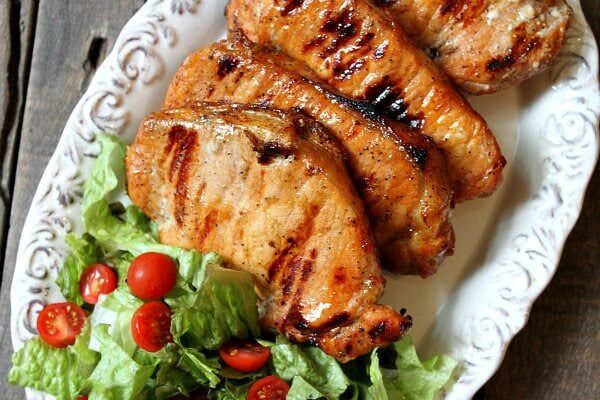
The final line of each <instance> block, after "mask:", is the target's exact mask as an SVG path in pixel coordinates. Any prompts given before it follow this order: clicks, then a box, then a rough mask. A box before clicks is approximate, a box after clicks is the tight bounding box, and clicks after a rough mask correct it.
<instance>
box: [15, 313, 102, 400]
mask: <svg viewBox="0 0 600 400" xmlns="http://www.w3.org/2000/svg"><path fill="white" fill-rule="evenodd" d="M89 341H90V324H89V323H86V324H85V325H84V328H83V330H82V332H81V333H80V334H79V336H78V337H77V340H76V342H75V344H74V345H73V346H69V347H68V348H66V349H58V348H55V347H51V346H49V345H47V344H46V343H44V342H43V341H42V340H41V339H40V338H35V339H31V340H29V341H27V342H26V343H25V346H24V347H23V348H22V349H21V350H19V351H18V352H16V353H15V354H13V356H12V364H13V365H12V368H11V370H10V373H9V375H8V381H9V383H11V384H13V385H20V386H25V387H30V388H34V389H37V390H41V391H43V392H46V393H50V394H52V395H54V396H56V398H57V399H58V400H74V399H75V398H76V397H77V395H78V394H79V393H81V391H82V389H83V388H84V383H85V381H86V379H87V378H88V377H89V376H90V374H91V373H92V371H93V370H94V367H95V366H96V364H97V363H98V358H99V356H98V354H97V353H95V352H93V351H91V350H89V349H88V344H89Z"/></svg>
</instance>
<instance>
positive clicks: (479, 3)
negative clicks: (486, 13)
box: [440, 0, 486, 26]
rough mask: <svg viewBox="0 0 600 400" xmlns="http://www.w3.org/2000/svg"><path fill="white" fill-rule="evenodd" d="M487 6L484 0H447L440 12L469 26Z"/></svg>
mask: <svg viewBox="0 0 600 400" xmlns="http://www.w3.org/2000/svg"><path fill="white" fill-rule="evenodd" d="M485 6H486V5H485V4H484V0H446V1H445V2H444V5H443V6H442V7H441V9H440V12H441V14H442V15H446V14H450V15H452V17H453V18H454V20H455V21H457V22H461V23H462V24H463V26H467V25H469V24H470V23H471V22H472V21H474V20H475V19H476V18H478V17H479V16H480V15H481V13H482V11H483V9H484V8H485Z"/></svg>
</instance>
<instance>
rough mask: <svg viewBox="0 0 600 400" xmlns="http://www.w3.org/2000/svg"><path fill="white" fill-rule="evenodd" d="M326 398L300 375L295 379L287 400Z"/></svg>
mask: <svg viewBox="0 0 600 400" xmlns="http://www.w3.org/2000/svg"><path fill="white" fill-rule="evenodd" d="M326 397H327V396H326V395H325V394H323V393H321V392H320V391H319V390H317V388H315V387H314V386H313V385H311V384H310V383H308V382H306V381H305V380H304V378H302V377H301V376H300V375H296V376H295V377H294V379H292V386H291V387H290V391H289V392H288V394H287V396H286V400H315V399H322V398H326Z"/></svg>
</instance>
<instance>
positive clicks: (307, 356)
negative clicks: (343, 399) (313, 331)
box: [271, 336, 350, 400]
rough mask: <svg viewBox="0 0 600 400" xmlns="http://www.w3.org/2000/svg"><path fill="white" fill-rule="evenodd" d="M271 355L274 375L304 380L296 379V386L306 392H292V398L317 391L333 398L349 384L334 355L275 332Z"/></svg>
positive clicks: (289, 379) (328, 397)
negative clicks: (296, 342) (290, 339)
mask: <svg viewBox="0 0 600 400" xmlns="http://www.w3.org/2000/svg"><path fill="white" fill-rule="evenodd" d="M271 355H272V357H273V367H274V369H275V371H276V372H277V375H279V376H280V377H281V378H283V379H284V380H287V381H293V380H294V378H296V377H298V376H299V377H301V378H302V380H303V381H304V382H302V381H300V380H298V379H297V383H296V386H297V388H298V390H300V389H304V390H306V393H300V392H297V393H293V395H294V396H298V397H295V398H301V395H303V394H308V395H311V396H313V395H314V394H315V393H316V391H318V392H319V393H322V394H323V396H324V397H326V398H327V399H331V400H337V399H338V398H339V397H340V396H341V395H342V393H344V392H345V391H346V389H347V388H348V386H349V385H350V380H349V379H348V377H346V375H345V374H344V371H342V368H341V367H340V364H339V363H338V362H337V361H336V360H335V358H333V357H331V356H329V355H327V354H325V352H323V350H321V349H319V348H318V347H314V346H298V345H295V344H292V343H291V342H289V341H288V340H287V339H286V338H285V337H283V336H278V337H277V339H276V341H275V345H274V346H272V347H271ZM309 386H310V387H309ZM306 398H313V397H306Z"/></svg>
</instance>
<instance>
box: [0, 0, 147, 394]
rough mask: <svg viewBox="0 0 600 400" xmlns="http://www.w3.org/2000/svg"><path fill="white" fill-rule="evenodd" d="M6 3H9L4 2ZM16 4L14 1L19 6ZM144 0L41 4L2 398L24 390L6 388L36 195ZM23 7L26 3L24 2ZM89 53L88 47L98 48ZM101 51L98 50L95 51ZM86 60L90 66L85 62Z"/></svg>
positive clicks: (5, 291)
mask: <svg viewBox="0 0 600 400" xmlns="http://www.w3.org/2000/svg"><path fill="white" fill-rule="evenodd" d="M2 3H5V2H2ZM15 3H16V2H15ZM143 3H144V1H143V0H120V1H114V2H113V1H111V2H108V1H97V0H70V1H66V0H45V1H43V2H40V5H39V10H38V17H37V27H36V34H35V41H34V45H33V57H32V62H31V73H30V79H29V82H28V92H27V99H26V104H25V112H24V115H23V122H22V130H21V134H20V145H19V153H18V168H17V170H18V173H17V175H16V179H15V184H14V191H13V200H12V207H11V216H10V230H9V232H8V241H7V252H6V257H5V262H4V274H3V278H4V279H3V282H2V291H1V294H0V296H1V298H0V304H2V305H3V307H2V308H1V309H0V321H1V323H0V338H1V340H2V341H1V348H0V377H2V381H1V382H0V388H2V395H1V396H0V397H2V398H3V399H7V400H9V399H22V398H23V390H22V389H19V388H14V387H8V388H7V387H6V386H8V385H7V384H6V382H5V377H6V375H7V373H8V370H9V368H10V354H11V353H12V346H11V342H10V332H9V312H10V309H9V288H10V281H11V280H12V273H13V269H14V263H15V257H16V250H17V245H18V242H19V236H20V233H21V229H22V225H23V222H24V219H25V215H26V213H27V210H28V207H29V204H30V203H31V200H32V197H33V193H34V191H35V188H36V187H37V184H38V181H39V179H40V177H41V175H42V173H43V166H44V165H46V163H47V162H48V160H49V158H50V156H51V155H52V153H53V151H54V148H55V146H56V143H57V142H58V139H59V137H60V134H61V131H62V129H63V126H64V124H65V122H66V120H67V118H68V116H69V114H70V113H71V111H72V109H73V107H74V106H75V104H76V102H77V101H78V99H79V98H80V97H81V95H82V93H83V91H84V90H85V88H86V86H87V84H88V82H89V79H90V77H91V75H92V74H93V73H94V68H93V66H94V65H97V64H98V63H99V62H101V61H102V60H101V59H99V60H92V62H89V60H87V58H88V55H89V54H90V53H93V54H92V56H93V57H97V56H98V57H100V58H102V57H103V56H104V55H105V54H106V51H107V50H110V49H111V48H112V46H113V44H114V40H115V38H116V36H117V34H118V33H119V31H120V30H121V28H122V27H123V25H124V24H125V23H126V22H127V20H128V19H129V18H130V17H131V15H133V13H134V12H135V11H136V9H137V8H139V7H140V6H141V5H142V4H143ZM22 4H25V2H22ZM98 45H100V46H99V47H100V49H96V50H94V51H91V52H90V46H96V47H98ZM97 50H99V51H97ZM86 61H87V62H86Z"/></svg>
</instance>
